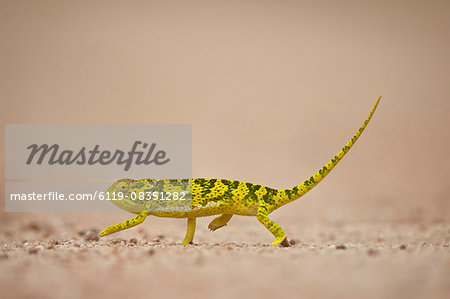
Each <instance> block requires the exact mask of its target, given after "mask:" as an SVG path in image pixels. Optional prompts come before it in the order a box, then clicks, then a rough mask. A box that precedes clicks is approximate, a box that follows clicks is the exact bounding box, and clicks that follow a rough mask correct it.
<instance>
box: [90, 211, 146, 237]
mask: <svg viewBox="0 0 450 299" xmlns="http://www.w3.org/2000/svg"><path fill="white" fill-rule="evenodd" d="M147 215H148V211H147V210H144V211H142V212H141V213H140V214H139V215H137V216H136V217H134V218H131V219H128V220H126V221H124V222H121V223H118V224H113V225H110V226H108V227H107V228H105V229H104V230H102V231H101V233H100V234H99V235H98V236H99V237H103V236H106V235H110V234H113V233H116V232H118V231H121V230H124V229H127V228H130V227H133V226H136V225H138V224H141V223H142V222H143V221H144V220H145V218H146V217H147Z"/></svg>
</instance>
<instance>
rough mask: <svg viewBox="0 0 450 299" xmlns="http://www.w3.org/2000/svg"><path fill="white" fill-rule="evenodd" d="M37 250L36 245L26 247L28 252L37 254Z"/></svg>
mask: <svg viewBox="0 0 450 299" xmlns="http://www.w3.org/2000/svg"><path fill="white" fill-rule="evenodd" d="M38 251H39V249H37V248H36V247H30V248H28V249H27V252H28V254H37V253H38Z"/></svg>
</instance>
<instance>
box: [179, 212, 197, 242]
mask: <svg viewBox="0 0 450 299" xmlns="http://www.w3.org/2000/svg"><path fill="white" fill-rule="evenodd" d="M195 223H196V218H188V220H187V231H186V236H185V237H184V240H183V242H181V245H187V244H192V240H193V239H194V234H195Z"/></svg>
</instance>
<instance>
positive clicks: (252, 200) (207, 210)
mask: <svg viewBox="0 0 450 299" xmlns="http://www.w3.org/2000/svg"><path fill="white" fill-rule="evenodd" d="M380 98H381V97H379V98H378V100H377V101H376V103H375V105H374V107H373V108H372V110H371V112H370V114H369V116H368V117H367V118H366V120H365V121H364V123H363V124H362V126H361V127H360V128H359V130H358V131H357V132H356V134H355V135H354V136H353V137H352V138H351V140H350V141H349V142H348V143H347V144H346V145H345V146H344V147H343V148H342V149H341V150H340V151H339V153H337V155H336V156H334V157H333V158H332V159H331V161H330V162H328V163H327V164H326V165H325V166H323V167H322V168H321V169H320V170H319V171H318V172H316V173H315V174H314V175H312V176H311V177H310V178H309V179H307V180H305V181H304V182H303V183H301V184H299V185H297V186H294V187H292V188H289V189H286V190H277V189H273V188H269V187H265V186H261V185H257V184H252V183H246V182H242V181H234V180H225V179H205V178H196V179H172V180H153V179H144V180H130V179H124V180H119V181H117V182H115V183H114V184H113V185H112V186H111V187H110V188H109V189H108V190H107V192H118V191H122V192H124V193H127V194H129V193H132V192H147V191H157V192H161V191H164V192H171V193H173V192H176V191H178V192H180V191H183V190H184V191H186V193H187V195H188V197H189V199H190V200H191V201H190V203H191V205H192V206H191V207H192V209H191V210H190V211H182V212H174V211H163V212H161V211H152V210H151V207H150V204H149V203H148V202H147V201H140V202H139V201H136V200H131V199H125V200H121V201H113V203H114V204H116V205H117V206H118V207H120V208H122V209H124V210H127V211H130V212H132V213H136V214H139V215H138V216H137V217H135V218H132V219H130V220H127V221H125V222H122V223H119V224H116V225H111V226H109V227H107V228H106V229H105V230H104V231H102V233H101V234H100V236H104V235H108V234H111V233H114V232H116V231H119V230H122V229H126V228H129V227H132V226H135V225H137V224H139V223H141V222H142V221H143V220H144V219H145V217H146V216H147V215H155V216H159V217H171V218H188V232H187V233H186V237H185V239H184V240H183V242H182V244H183V245H184V244H188V243H190V242H192V239H193V237H194V232H195V218H197V217H203V216H212V215H219V214H222V216H219V217H217V218H216V219H214V220H213V221H212V222H211V223H210V225H209V227H210V229H211V230H215V229H217V228H220V227H223V226H225V225H226V224H227V222H228V221H229V220H230V219H231V215H245V216H256V218H257V219H258V221H259V222H261V223H262V224H263V225H264V226H265V227H266V228H267V229H268V230H269V231H270V232H271V233H272V234H273V235H274V236H275V240H274V241H273V242H272V244H271V245H274V246H278V245H283V246H288V245H289V242H288V241H287V238H286V235H285V233H284V231H283V229H282V228H281V227H280V226H279V225H278V224H276V223H275V222H273V221H272V220H270V219H269V217H268V215H269V214H270V213H271V212H273V211H274V210H275V209H277V208H279V207H281V206H283V205H285V204H287V203H289V202H291V201H293V200H296V199H298V198H300V197H301V196H303V195H304V194H305V193H307V192H308V191H309V190H311V189H312V188H314V187H315V186H316V185H317V184H318V183H320V182H321V181H322V180H323V179H324V178H325V177H326V176H327V175H328V173H330V171H331V170H332V169H333V168H334V167H335V166H336V165H337V164H338V163H339V161H340V160H341V159H342V158H343V157H344V156H345V154H346V153H347V152H348V151H349V150H350V148H351V147H352V146H353V144H354V143H355V142H356V140H357V139H358V138H359V136H360V135H361V133H362V132H363V131H364V129H365V128H366V126H367V124H368V123H369V121H370V119H371V118H372V115H373V114H374V112H375V110H376V108H377V106H378V103H379V101H380ZM170 204H171V203H170V202H167V203H165V205H166V206H167V207H169V206H170Z"/></svg>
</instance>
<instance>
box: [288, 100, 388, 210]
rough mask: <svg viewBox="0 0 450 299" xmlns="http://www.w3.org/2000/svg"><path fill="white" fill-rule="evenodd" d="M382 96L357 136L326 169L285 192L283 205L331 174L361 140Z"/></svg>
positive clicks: (323, 168)
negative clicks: (360, 137) (359, 139)
mask: <svg viewBox="0 0 450 299" xmlns="http://www.w3.org/2000/svg"><path fill="white" fill-rule="evenodd" d="M380 99H381V96H380V97H378V99H377V101H376V103H375V105H374V106H373V108H372V111H370V113H369V116H367V118H366V120H365V121H364V123H363V124H362V126H361V127H360V128H359V130H358V131H357V132H356V134H355V135H354V136H353V137H352V139H350V141H349V142H348V143H347V144H346V145H345V146H344V147H343V148H342V149H341V151H340V152H339V153H338V154H337V155H336V156H334V158H333V159H331V161H330V162H328V164H326V165H325V166H324V167H322V168H321V169H320V170H319V171H318V172H316V173H315V174H314V175H313V176H312V177H310V178H309V179H307V180H306V181H304V182H303V183H301V184H300V185H298V186H295V187H293V188H290V189H286V190H284V192H285V194H286V198H287V200H286V202H284V203H283V204H286V203H288V202H291V201H293V200H296V199H298V198H299V197H301V196H302V195H304V194H305V193H306V192H308V191H309V190H311V189H312V188H314V186H316V185H317V184H318V183H320V181H322V180H323V179H324V178H325V177H326V176H327V175H328V174H329V173H330V171H331V170H332V169H333V168H334V167H335V166H336V165H337V164H338V163H339V161H340V160H341V159H342V158H343V157H344V156H345V154H346V153H347V152H348V151H349V150H350V148H351V147H352V146H353V144H355V142H356V140H357V139H358V138H359V136H360V135H361V133H362V132H363V131H364V129H365V128H366V126H367V124H368V123H369V121H370V119H371V118H372V115H373V113H374V112H375V109H377V106H378V103H379V102H380Z"/></svg>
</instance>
